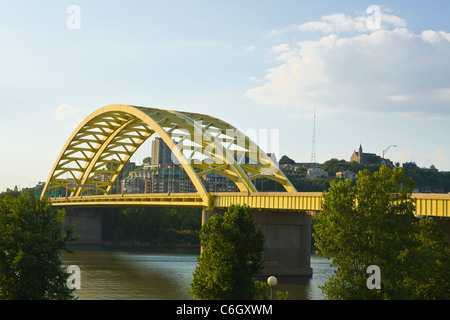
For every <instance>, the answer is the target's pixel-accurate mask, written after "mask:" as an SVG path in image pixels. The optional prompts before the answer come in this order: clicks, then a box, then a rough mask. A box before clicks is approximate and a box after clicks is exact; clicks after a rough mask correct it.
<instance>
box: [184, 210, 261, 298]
mask: <svg viewBox="0 0 450 320" xmlns="http://www.w3.org/2000/svg"><path fill="white" fill-rule="evenodd" d="M200 243H201V246H202V249H203V250H202V253H201V256H200V257H199V258H198V259H199V264H198V266H197V267H196V269H195V272H194V277H193V280H192V284H191V291H190V293H191V294H192V295H193V296H194V297H195V298H197V299H203V300H230V299H244V300H249V299H254V298H255V295H256V294H257V292H258V289H257V285H256V283H255V279H254V276H255V275H257V274H259V273H261V272H262V270H263V268H264V262H263V258H262V253H263V249H264V234H263V232H262V231H261V229H259V228H256V226H255V223H254V221H253V215H252V212H251V210H250V208H249V207H247V206H243V207H240V206H234V205H233V206H230V207H229V208H228V211H227V212H226V213H225V214H224V215H220V214H216V215H214V216H212V217H211V218H210V219H209V220H208V222H207V223H206V224H205V225H204V226H203V227H202V229H201V232H200Z"/></svg>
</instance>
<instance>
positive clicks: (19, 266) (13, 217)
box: [0, 194, 74, 300]
mask: <svg viewBox="0 0 450 320" xmlns="http://www.w3.org/2000/svg"><path fill="white" fill-rule="evenodd" d="M64 214H65V212H64V211H63V210H53V209H52V208H51V205H50V202H49V200H48V199H44V200H40V199H39V198H36V197H35V196H34V195H32V194H22V195H20V196H19V197H18V198H12V197H9V196H6V197H4V198H3V199H1V201H0V299H2V300H61V299H73V298H74V296H73V289H72V290H71V289H68V288H67V284H66V281H67V278H68V277H69V274H67V273H66V271H65V270H64V269H63V268H62V262H61V260H60V256H59V254H60V252H61V251H62V250H66V251H70V250H69V249H68V247H67V244H68V243H69V242H70V241H72V240H74V238H73V237H72V232H73V230H72V229H71V228H68V229H66V230H64V226H63V218H64Z"/></svg>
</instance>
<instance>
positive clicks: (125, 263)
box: [62, 246, 333, 300]
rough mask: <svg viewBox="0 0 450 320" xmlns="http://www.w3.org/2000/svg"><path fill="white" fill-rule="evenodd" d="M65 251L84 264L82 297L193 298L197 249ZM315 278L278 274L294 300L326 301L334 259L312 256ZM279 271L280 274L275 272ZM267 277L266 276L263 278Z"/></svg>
mask: <svg viewBox="0 0 450 320" xmlns="http://www.w3.org/2000/svg"><path fill="white" fill-rule="evenodd" d="M73 249H74V251H75V254H73V255H72V254H67V253H64V254H63V255H62V261H63V263H64V265H66V266H68V265H77V266H78V267H79V268H80V275H81V278H80V284H81V288H80V289H77V290H76V291H75V296H77V297H78V299H79V300H192V299H193V298H192V296H191V295H189V290H190V284H191V281H192V276H193V272H194V270H195V267H196V266H197V263H198V261H197V257H198V256H199V254H200V250H199V249H198V248H167V247H163V248H111V247H101V246H79V247H75V248H73ZM311 267H312V268H313V276H312V277H277V278H278V285H277V286H276V288H275V290H282V291H288V292H289V299H292V300H321V299H323V295H322V291H321V290H320V289H319V287H318V286H319V285H322V284H324V283H325V282H326V281H327V280H328V277H329V276H331V275H332V273H333V270H332V268H331V267H330V262H329V261H327V260H325V259H324V258H321V257H317V256H315V255H311ZM275 276H276V275H275ZM261 280H263V281H264V279H261Z"/></svg>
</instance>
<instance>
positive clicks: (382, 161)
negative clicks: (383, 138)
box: [381, 144, 397, 165]
mask: <svg viewBox="0 0 450 320" xmlns="http://www.w3.org/2000/svg"><path fill="white" fill-rule="evenodd" d="M390 147H397V146H396V145H395V144H391V145H390V146H389V147H387V148H386V149H385V150H383V159H382V160H381V164H382V165H383V164H384V155H385V154H386V153H387V152H388V150H389V148H390Z"/></svg>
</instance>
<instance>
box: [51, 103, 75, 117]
mask: <svg viewBox="0 0 450 320" xmlns="http://www.w3.org/2000/svg"><path fill="white" fill-rule="evenodd" d="M77 111H78V109H76V108H74V107H72V106H69V105H68V104H61V105H59V106H58V108H56V110H55V117H56V120H61V119H64V118H66V117H69V116H70V115H72V114H73V113H76V112H77Z"/></svg>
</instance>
